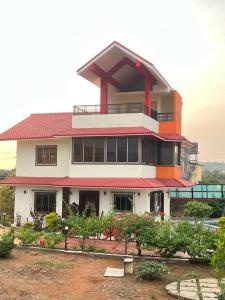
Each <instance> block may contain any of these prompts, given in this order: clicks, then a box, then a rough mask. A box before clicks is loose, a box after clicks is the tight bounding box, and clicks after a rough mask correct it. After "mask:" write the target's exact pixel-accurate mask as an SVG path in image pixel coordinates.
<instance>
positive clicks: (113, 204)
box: [112, 192, 135, 213]
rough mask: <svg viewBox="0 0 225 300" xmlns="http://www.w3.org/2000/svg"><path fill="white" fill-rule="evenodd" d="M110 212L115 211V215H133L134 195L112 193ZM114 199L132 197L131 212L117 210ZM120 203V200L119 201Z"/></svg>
mask: <svg viewBox="0 0 225 300" xmlns="http://www.w3.org/2000/svg"><path fill="white" fill-rule="evenodd" d="M112 197H113V199H112V206H113V207H112V210H113V211H115V212H116V213H133V212H134V201H135V197H134V193H126V192H125V193H123V192H122V193H120V192H116V193H112ZM116 197H120V198H121V197H127V198H128V197H132V200H131V210H119V209H116ZM120 202H121V199H120Z"/></svg>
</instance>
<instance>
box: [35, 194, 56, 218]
mask: <svg viewBox="0 0 225 300" xmlns="http://www.w3.org/2000/svg"><path fill="white" fill-rule="evenodd" d="M55 211H56V193H55V192H35V193H34V212H35V213H39V214H48V213H50V212H55Z"/></svg>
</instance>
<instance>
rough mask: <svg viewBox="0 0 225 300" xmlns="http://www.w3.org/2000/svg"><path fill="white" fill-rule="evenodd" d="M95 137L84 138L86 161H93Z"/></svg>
mask: <svg viewBox="0 0 225 300" xmlns="http://www.w3.org/2000/svg"><path fill="white" fill-rule="evenodd" d="M93 145H94V140H93V139H84V161H85V162H93Z"/></svg>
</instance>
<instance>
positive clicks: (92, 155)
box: [72, 137, 139, 163]
mask: <svg viewBox="0 0 225 300" xmlns="http://www.w3.org/2000/svg"><path fill="white" fill-rule="evenodd" d="M138 141H139V138H138V137H118V138H116V137H115V138H114V137H113V138H74V139H73V157H72V162H84V163H88V162H99V163H101V162H105V163H106V162H108V163H127V162H128V163H129V162H131V163H137V162H138Z"/></svg>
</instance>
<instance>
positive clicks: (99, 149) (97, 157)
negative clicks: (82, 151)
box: [94, 138, 105, 162]
mask: <svg viewBox="0 0 225 300" xmlns="http://www.w3.org/2000/svg"><path fill="white" fill-rule="evenodd" d="M104 142H105V141H104V139H102V138H99V139H95V153H94V161H95V162H104V155H105V151H104Z"/></svg>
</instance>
